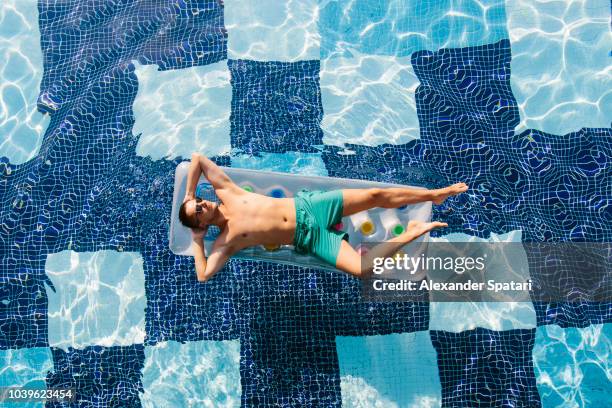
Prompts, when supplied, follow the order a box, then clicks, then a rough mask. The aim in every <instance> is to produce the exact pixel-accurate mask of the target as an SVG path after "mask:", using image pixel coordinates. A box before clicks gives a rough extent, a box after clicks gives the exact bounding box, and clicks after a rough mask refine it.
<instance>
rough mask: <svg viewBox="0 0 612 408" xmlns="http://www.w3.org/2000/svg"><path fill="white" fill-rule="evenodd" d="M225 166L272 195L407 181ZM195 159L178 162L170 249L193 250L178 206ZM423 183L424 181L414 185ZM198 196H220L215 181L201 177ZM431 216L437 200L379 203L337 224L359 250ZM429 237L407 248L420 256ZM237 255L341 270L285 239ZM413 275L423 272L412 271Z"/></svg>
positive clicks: (239, 180)
mask: <svg viewBox="0 0 612 408" xmlns="http://www.w3.org/2000/svg"><path fill="white" fill-rule="evenodd" d="M223 170H224V171H225V172H226V173H227V175H228V176H229V177H230V178H231V179H232V181H233V182H234V183H236V184H237V185H239V186H241V187H243V188H246V189H250V190H251V191H253V192H255V193H259V194H264V195H269V196H273V197H274V196H277V197H280V196H286V197H292V196H294V195H295V193H297V192H298V191H300V190H302V189H308V190H323V191H328V190H335V189H343V188H371V187H405V186H401V185H398V184H390V183H378V182H374V181H365V180H352V179H342V178H331V177H318V176H299V175H292V174H288V173H275V172H269V171H258V170H246V169H237V168H229V167H223ZM188 171H189V162H188V161H186V162H183V163H180V164H179V165H178V166H177V168H176V173H175V178H174V197H173V200H172V217H171V223H170V232H169V235H170V236H169V241H170V250H172V252H174V253H175V254H177V255H189V256H193V250H192V246H191V245H192V239H191V231H190V229H189V228H187V227H185V226H183V225H182V224H181V222H180V221H179V219H178V211H179V208H180V206H181V204H182V202H183V199H184V197H185V190H186V188H187V174H188ZM414 188H418V187H414ZM196 196H199V197H202V198H204V199H207V200H210V201H218V198H217V197H216V195H215V194H214V190H213V189H212V187H211V185H210V184H209V183H208V181H207V180H206V179H205V178H204V176H203V175H202V176H201V177H200V180H199V181H198V188H197V189H196ZM430 218H431V202H425V203H419V204H414V205H408V206H405V207H403V208H399V209H391V210H389V209H382V208H375V209H372V210H369V211H364V212H362V213H358V214H355V215H352V216H350V217H344V218H343V219H342V225H341V226H340V225H339V226H337V227H338V228H341V229H342V230H343V231H346V232H348V234H349V243H350V244H351V245H352V246H353V247H354V248H356V249H358V251H359V250H360V247H366V246H367V245H368V243H370V245H371V244H374V243H379V242H382V241H385V240H387V239H389V238H392V237H393V236H394V230H395V232H400V231H401V230H402V229H403V228H405V227H406V225H407V224H408V221H409V220H421V221H429V220H430ZM218 233H219V230H218V229H217V228H216V227H211V228H209V231H208V234H207V235H206V237H205V238H204V240H205V247H206V251H207V253H210V250H211V247H212V243H213V241H214V240H215V238H216V236H217V235H218ZM424 245H426V237H421V238H420V239H419V240H417V241H415V242H414V243H412V244H410V245H407V246H405V247H404V248H403V252H405V253H406V254H407V255H409V256H411V255H414V256H418V255H420V254H421V253H422V252H423V250H424ZM234 257H236V258H243V259H254V260H266V261H273V262H278V263H282V264H289V265H297V266H308V267H313V268H322V269H330V270H336V269H335V268H334V267H333V266H331V265H327V264H326V263H324V262H322V261H320V260H319V259H317V258H315V257H312V256H308V255H300V254H297V253H296V252H294V251H293V247H292V246H291V245H283V246H281V247H280V248H274V249H266V248H264V247H263V246H257V247H251V248H247V249H244V250H242V251H240V252H238V253H237V254H235V255H234ZM408 278H409V279H417V278H420V277H417V276H411V277H408Z"/></svg>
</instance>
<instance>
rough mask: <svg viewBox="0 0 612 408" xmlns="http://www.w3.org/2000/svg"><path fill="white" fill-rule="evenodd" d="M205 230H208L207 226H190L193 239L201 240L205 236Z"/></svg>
mask: <svg viewBox="0 0 612 408" xmlns="http://www.w3.org/2000/svg"><path fill="white" fill-rule="evenodd" d="M207 232H208V226H206V227H205V228H192V229H191V238H193V240H194V241H195V240H199V241H201V240H202V239H203V238H204V237H205V236H206V233H207Z"/></svg>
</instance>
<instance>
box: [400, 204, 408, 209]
mask: <svg viewBox="0 0 612 408" xmlns="http://www.w3.org/2000/svg"><path fill="white" fill-rule="evenodd" d="M406 208H408V206H407V205H402V206H401V207H397V209H398V210H405V209H406Z"/></svg>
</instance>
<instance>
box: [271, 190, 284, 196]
mask: <svg viewBox="0 0 612 408" xmlns="http://www.w3.org/2000/svg"><path fill="white" fill-rule="evenodd" d="M270 197H274V198H284V197H285V192H284V191H283V190H281V189H280V188H275V189H274V190H272V191H270Z"/></svg>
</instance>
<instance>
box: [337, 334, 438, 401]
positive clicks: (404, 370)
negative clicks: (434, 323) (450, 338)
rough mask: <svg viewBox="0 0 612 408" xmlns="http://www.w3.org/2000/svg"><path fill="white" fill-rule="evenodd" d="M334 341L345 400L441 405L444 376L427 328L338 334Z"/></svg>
mask: <svg viewBox="0 0 612 408" xmlns="http://www.w3.org/2000/svg"><path fill="white" fill-rule="evenodd" d="M336 344H337V350H338V360H339V365H340V388H341V392H342V404H343V406H347V407H364V408H366V407H367V408H369V407H380V408H393V407H411V408H427V407H439V406H440V404H441V401H440V395H441V386H440V376H439V373H438V364H437V356H436V351H435V350H434V348H433V345H432V344H431V339H430V336H429V332H427V331H422V332H417V333H402V334H390V335H384V336H358V337H336Z"/></svg>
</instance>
